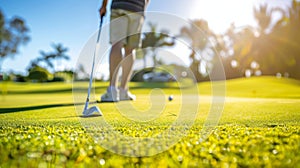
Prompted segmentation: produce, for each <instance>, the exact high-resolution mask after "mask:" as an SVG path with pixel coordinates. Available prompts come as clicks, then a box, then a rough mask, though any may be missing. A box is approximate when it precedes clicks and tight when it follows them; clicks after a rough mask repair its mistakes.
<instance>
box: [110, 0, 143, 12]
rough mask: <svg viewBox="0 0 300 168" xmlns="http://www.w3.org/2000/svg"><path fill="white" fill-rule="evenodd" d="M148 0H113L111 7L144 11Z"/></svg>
mask: <svg viewBox="0 0 300 168" xmlns="http://www.w3.org/2000/svg"><path fill="white" fill-rule="evenodd" d="M145 6H146V0H113V1H112V4H111V9H124V10H128V11H131V12H142V13H143V12H144V11H145Z"/></svg>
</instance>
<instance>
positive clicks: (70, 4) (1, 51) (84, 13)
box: [0, 0, 300, 82]
mask: <svg viewBox="0 0 300 168" xmlns="http://www.w3.org/2000/svg"><path fill="white" fill-rule="evenodd" d="M101 4H102V1H101V0H100V1H96V0H89V1H82V0H64V1H59V0H51V1H38V0H26V1H17V0H1V5H0V72H1V73H0V80H1V81H15V82H27V81H29V82H53V81H65V82H71V81H72V79H73V77H74V79H75V80H79V81H80V80H87V79H88V78H89V71H90V69H87V66H85V65H82V66H81V65H80V64H78V57H79V56H80V53H81V51H82V50H83V49H84V46H85V45H86V44H87V42H88V41H89V39H90V38H91V37H92V36H93V35H94V34H95V32H96V31H97V27H98V23H99V16H98V9H99V7H100V6H101ZM147 11H149V13H151V12H153V11H155V12H156V13H164V15H166V14H167V15H168V16H172V15H173V16H174V18H175V20H176V19H177V20H180V21H179V22H174V23H173V22H172V20H167V19H166V18H165V19H163V18H159V17H158V16H157V15H156V16H155V14H149V16H147V14H146V23H145V25H144V31H143V33H142V49H140V50H138V52H137V61H136V65H135V71H136V73H135V76H133V78H132V79H133V80H135V81H173V80H175V79H174V78H173V77H172V76H170V75H168V72H163V71H161V69H162V68H156V67H163V66H167V68H168V71H169V72H172V73H173V74H175V73H176V74H180V75H181V76H184V75H185V71H184V69H185V68H189V69H190V70H191V71H192V72H193V73H194V76H195V78H196V80H197V81H198V82H201V81H208V80H210V78H209V76H210V74H213V73H215V72H219V71H222V69H223V68H224V71H225V75H226V79H233V78H241V77H251V76H262V75H268V76H277V77H278V78H281V77H286V78H294V79H300V69H299V67H300V47H299V44H300V34H299V33H298V30H300V2H299V1H296V0H272V1H271V0H264V1H262V0H243V1H239V0H227V1H221V0H210V1H207V0H206V1H204V0H187V1H174V0H164V1H155V0H153V1H151V2H150V5H149V6H148V8H147ZM108 16H109V13H108ZM108 16H106V18H105V20H104V23H105V24H106V26H107V25H108V22H109V17H108ZM154 16H155V17H154ZM157 18H159V19H157ZM183 22H184V24H181V23H183ZM163 23H165V24H166V26H165V25H164V24H163ZM176 23H180V24H176ZM167 25H169V26H167ZM170 25H171V27H172V28H170ZM103 36H104V38H103V40H102V43H106V44H105V45H106V48H109V43H108V38H107V37H108V33H103ZM91 52H93V50H92V51H91ZM174 53H176V54H175V55H176V57H179V58H180V59H178V58H176V60H177V61H170V60H172V55H174ZM107 57H108V56H107V55H105V58H104V59H103V60H101V62H100V63H101V67H102V69H101V71H98V73H97V75H96V80H101V81H106V80H108V63H107ZM174 60H175V59H174ZM219 61H221V63H222V65H223V67H222V66H219V64H217V62H219ZM76 63H77V64H76ZM87 63H88V64H90V62H87ZM103 67H104V68H103ZM163 69H165V68H163ZM181 69H182V71H180V70H181ZM175 70H176V72H174V71H175Z"/></svg>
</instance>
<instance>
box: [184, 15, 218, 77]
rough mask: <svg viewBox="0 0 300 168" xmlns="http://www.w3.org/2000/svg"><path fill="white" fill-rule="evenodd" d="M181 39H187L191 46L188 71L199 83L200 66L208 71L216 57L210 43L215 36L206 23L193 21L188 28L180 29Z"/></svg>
mask: <svg viewBox="0 0 300 168" xmlns="http://www.w3.org/2000/svg"><path fill="white" fill-rule="evenodd" d="M180 36H181V37H184V38H187V39H188V40H189V43H190V46H191V54H190V59H191V65H190V69H191V70H192V72H193V73H194V75H195V77H196V79H197V81H201V80H202V79H203V78H204V76H203V75H201V74H200V66H205V67H204V68H205V69H206V70H208V71H209V68H210V67H211V66H212V65H210V63H211V61H212V60H213V57H214V56H215V55H216V54H215V51H214V49H213V48H214V46H213V44H212V43H210V39H212V38H215V35H214V34H213V32H212V31H211V30H210V28H209V26H208V23H207V21H205V20H202V19H201V20H193V21H191V23H190V25H189V26H185V27H182V28H181V33H180Z"/></svg>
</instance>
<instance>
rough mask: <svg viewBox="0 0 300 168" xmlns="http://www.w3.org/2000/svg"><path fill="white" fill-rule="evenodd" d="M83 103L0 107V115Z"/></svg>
mask: <svg viewBox="0 0 300 168" xmlns="http://www.w3.org/2000/svg"><path fill="white" fill-rule="evenodd" d="M96 103H97V102H90V104H96ZM84 104H85V103H77V104H74V103H67V104H47V105H38V106H27V107H8V108H0V115H1V114H6V113H15V112H23V111H29V110H41V109H47V108H57V107H69V106H76V105H84Z"/></svg>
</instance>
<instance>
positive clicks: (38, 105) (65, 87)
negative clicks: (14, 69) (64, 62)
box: [0, 77, 300, 167]
mask: <svg viewBox="0 0 300 168" xmlns="http://www.w3.org/2000/svg"><path fill="white" fill-rule="evenodd" d="M215 84H218V82H216V83H215ZM225 84H226V90H225V91H226V99H225V102H224V109H223V111H222V113H221V116H220V118H217V119H218V125H217V126H216V127H209V129H207V130H206V131H209V134H208V135H209V136H208V137H205V138H203V136H202V133H203V128H204V124H206V123H207V122H206V120H207V117H208V116H209V113H210V110H211V108H213V107H212V99H213V95H212V93H213V92H212V89H211V88H212V84H211V83H210V82H203V83H199V84H198V85H197V87H196V89H197V91H199V93H200V94H199V95H198V97H197V99H195V97H194V96H193V95H192V94H191V89H190V88H186V89H185V90H184V91H182V90H180V89H178V87H176V84H172V83H169V84H166V83H152V84H151V83H150V84H149V83H131V88H132V90H131V91H132V93H133V94H136V96H137V101H135V102H119V103H116V104H115V103H97V104H96V103H94V104H92V105H97V106H98V107H99V108H100V109H101V111H102V113H103V115H104V116H102V117H91V118H83V117H81V110H82V109H83V103H84V101H85V98H86V92H87V87H88V83H87V82H79V83H74V84H72V83H43V84H38V83H34V84H33V83H0V86H1V87H2V90H4V89H3V88H7V93H6V92H2V97H1V101H0V127H1V129H0V156H1V157H0V167H101V166H104V167H228V166H230V167H300V157H299V156H300V111H299V110H300V81H297V80H293V79H286V78H280V79H279V78H275V77H253V78H245V79H235V80H228V81H226V83H225ZM107 85H108V83H102V82H96V83H95V89H94V90H92V98H93V99H92V101H95V99H99V96H100V94H101V93H103V92H105V89H106V86H107ZM189 89H190V90H189ZM72 93H73V94H72ZM94 93H95V94H94ZM182 93H185V94H186V95H187V96H186V101H185V103H184V104H182V103H181V102H182V100H183V98H182ZM189 94H191V95H189ZM169 95H174V99H173V100H172V101H168V97H169ZM81 100H82V102H81ZM74 102H75V106H74ZM194 109H197V110H196V111H195V110H194ZM193 115H195V117H193ZM191 118H192V119H191ZM178 119H179V120H181V121H182V122H181V123H187V124H186V125H180V124H181V123H180V124H178V125H175V126H174V127H172V128H171V130H172V131H173V132H172V133H173V134H175V133H178V141H176V143H173V142H171V141H170V142H169V139H168V138H167V137H163V138H165V139H166V140H164V141H161V142H156V141H155V142H153V144H157V143H158V144H159V143H162V144H159V145H161V149H162V150H163V149H164V148H165V146H170V148H168V149H167V150H163V151H162V152H158V154H156V152H155V149H153V150H151V149H152V146H151V145H150V146H144V148H147V149H148V148H149V149H150V150H143V151H129V150H130V149H134V148H135V147H132V145H135V144H127V146H126V145H120V142H119V141H122V140H124V139H122V137H121V138H120V139H118V138H119V136H118V134H120V135H122V136H124V137H137V138H148V137H153V136H156V135H160V133H161V132H162V131H166V130H168V129H169V128H170V127H169V126H170V124H172V123H173V122H174V121H177V120H178ZM189 123H191V124H190V125H189ZM103 124H104V125H103ZM105 124H106V125H105ZM107 125H109V126H110V127H108V126H107ZM187 125H188V126H187ZM174 130H175V131H174ZM183 130H184V132H182V131H183ZM113 131H115V132H116V133H118V134H116V133H114V132H113ZM176 131H178V132H176ZM98 135H101V136H98ZM163 135H164V134H163ZM167 135H169V134H167ZM163 138H162V140H163ZM164 143H165V144H164ZM107 144H108V145H109V146H106V145H107ZM139 145H141V146H143V145H144V144H139ZM110 148H112V149H113V150H110ZM144 148H142V147H141V148H138V149H144ZM114 151H117V152H114ZM131 152H132V153H134V154H136V153H139V154H141V155H144V156H147V157H130V156H123V155H119V154H116V153H123V154H124V155H128V154H129V153H131ZM135 152H136V153H135ZM153 154H155V155H154V156H152V155H153Z"/></svg>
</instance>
